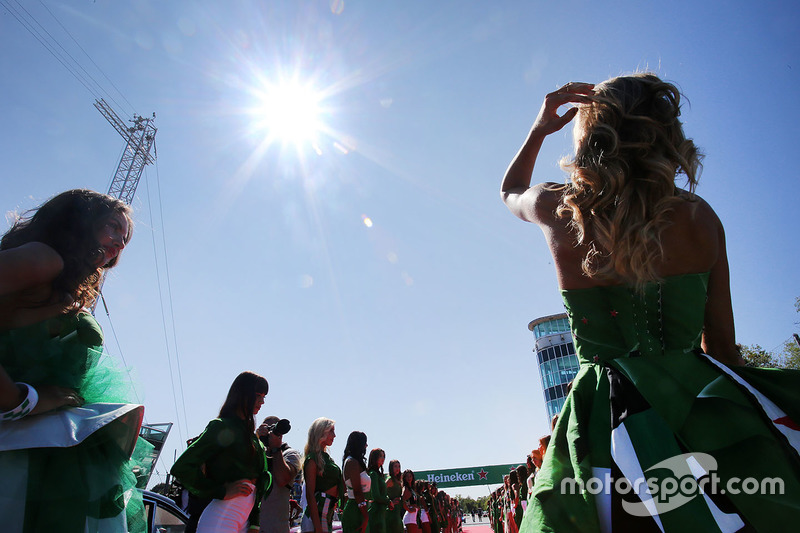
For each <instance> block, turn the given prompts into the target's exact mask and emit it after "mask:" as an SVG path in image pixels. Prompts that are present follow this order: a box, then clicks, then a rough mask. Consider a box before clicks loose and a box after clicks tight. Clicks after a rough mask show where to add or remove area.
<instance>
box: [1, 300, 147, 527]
mask: <svg viewBox="0 0 800 533" xmlns="http://www.w3.org/2000/svg"><path fill="white" fill-rule="evenodd" d="M102 343H103V335H102V331H101V330H100V327H99V326H98V324H97V322H95V320H94V319H93V318H92V317H91V316H90V315H89V314H87V313H83V312H80V313H71V314H66V315H60V316H57V317H55V318H51V319H47V320H44V321H42V322H39V323H36V324H32V325H29V326H25V327H21V328H17V329H12V330H6V331H2V332H0V364H1V365H2V366H3V368H5V370H6V372H8V374H9V375H10V376H11V378H12V379H13V380H14V381H18V382H24V383H28V384H30V385H32V386H33V387H34V388H37V387H40V386H43V385H57V386H61V387H67V388H71V389H75V390H76V391H78V394H80V396H81V397H83V398H84V400H85V403H84V405H83V406H81V407H74V408H63V409H58V410H55V411H50V412H48V413H44V414H40V415H33V416H31V415H29V416H27V417H25V418H23V419H21V420H8V421H2V422H0V480H2V481H0V517H2V519H0V523H2V526H0V529H2V531H4V532H6V531H8V532H14V533H18V532H22V533H27V532H38V531H85V530H88V531H93V532H100V531H110V532H117V531H125V530H126V528H127V529H128V530H132V531H137V530H138V531H144V529H145V526H146V523H145V522H144V520H145V515H144V507H143V505H142V501H141V495H140V493H138V492H137V491H136V490H134V488H135V487H136V484H137V472H138V475H139V476H140V477H141V476H144V478H146V477H149V476H148V473H147V472H144V471H143V470H142V463H139V462H138V461H136V460H132V459H131V456H132V454H134V455H135V456H136V457H137V458H139V459H141V458H143V456H144V455H146V454H147V453H149V452H150V450H152V446H150V445H149V444H148V443H147V442H146V441H144V440H143V439H138V440H137V436H138V433H139V427H140V426H141V423H142V417H143V415H144V408H143V407H142V406H140V405H134V404H130V403H127V402H129V400H130V398H132V397H134V394H133V391H132V390H131V387H130V383H129V379H128V377H127V375H126V373H125V372H124V371H122V370H120V369H118V368H117V367H116V365H115V363H114V362H113V361H112V360H111V358H110V357H109V356H108V355H107V354H104V353H103V351H102ZM144 478H143V479H144Z"/></svg>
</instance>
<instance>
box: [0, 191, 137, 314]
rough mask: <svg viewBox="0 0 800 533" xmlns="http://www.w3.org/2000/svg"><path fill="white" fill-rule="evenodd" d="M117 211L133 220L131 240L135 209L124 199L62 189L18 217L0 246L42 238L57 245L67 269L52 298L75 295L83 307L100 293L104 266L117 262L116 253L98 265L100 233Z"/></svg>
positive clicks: (76, 303)
mask: <svg viewBox="0 0 800 533" xmlns="http://www.w3.org/2000/svg"><path fill="white" fill-rule="evenodd" d="M117 213H118V214H120V215H122V216H124V217H125V218H126V219H127V221H128V234H127V235H126V236H125V243H126V244H127V243H128V241H130V238H131V234H132V232H133V221H132V220H131V208H130V207H128V206H127V205H126V204H125V203H124V202H122V201H121V200H118V199H116V198H112V197H111V196H107V195H105V194H100V193H99V192H95V191H90V190H88V189H73V190H70V191H66V192H62V193H61V194H59V195H57V196H54V197H53V198H51V199H50V200H48V201H47V202H45V203H44V204H42V205H41V206H39V208H38V209H35V210H31V211H28V212H26V213H25V214H23V215H22V216H19V217H17V220H16V221H15V222H14V225H13V226H11V229H9V230H8V231H7V232H6V234H5V235H3V238H2V240H1V241H0V250H9V249H11V248H16V247H18V246H22V245H23V244H27V243H29V242H41V243H44V244H46V245H48V246H49V247H51V248H52V249H54V250H55V251H56V252H58V255H60V256H61V259H63V261H64V269H63V270H62V271H61V273H60V274H59V275H58V276H57V277H56V279H54V280H53V283H52V288H53V293H54V294H53V295H51V298H56V299H60V300H64V301H69V300H70V299H71V300H72V304H71V305H70V308H71V309H80V308H81V307H86V306H89V305H90V304H91V303H92V302H94V300H95V298H97V294H98V291H99V282H100V276H101V274H102V270H103V269H104V268H111V267H113V266H114V265H116V264H117V259H118V257H114V258H113V259H111V260H110V261H109V262H108V263H106V264H105V265H102V267H98V266H97V260H98V259H99V258H101V257H102V254H103V250H102V248H101V247H100V244H99V243H98V242H97V237H96V234H97V231H98V230H100V229H101V228H102V227H103V224H105V223H106V222H107V221H108V219H109V218H110V217H111V216H113V215H114V214H117ZM46 303H47V302H40V303H38V305H45V304H46Z"/></svg>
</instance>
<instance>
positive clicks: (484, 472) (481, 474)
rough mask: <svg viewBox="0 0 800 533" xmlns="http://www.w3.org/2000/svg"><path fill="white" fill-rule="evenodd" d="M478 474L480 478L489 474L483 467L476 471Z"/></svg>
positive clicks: (484, 477)
mask: <svg viewBox="0 0 800 533" xmlns="http://www.w3.org/2000/svg"><path fill="white" fill-rule="evenodd" d="M478 475H479V476H480V477H481V479H486V476H488V475H489V472H487V471H486V470H484V469H483V468H481V471H480V472H478Z"/></svg>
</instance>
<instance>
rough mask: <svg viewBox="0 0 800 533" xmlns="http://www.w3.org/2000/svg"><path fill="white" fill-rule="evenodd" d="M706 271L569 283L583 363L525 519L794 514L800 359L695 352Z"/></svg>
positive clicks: (683, 523)
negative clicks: (758, 363)
mask: <svg viewBox="0 0 800 533" xmlns="http://www.w3.org/2000/svg"><path fill="white" fill-rule="evenodd" d="M708 278H709V276H708V274H707V273H702V274H687V275H681V276H675V277H670V278H667V279H666V280H664V281H663V282H661V283H651V284H649V285H647V286H646V288H645V290H644V291H643V292H637V291H635V290H633V289H632V288H629V287H626V286H609V287H594V288H588V289H579V290H564V291H562V297H563V299H564V303H565V306H566V309H567V313H568V315H569V319H570V323H571V326H572V333H573V338H574V341H575V348H576V352H577V354H578V356H579V359H580V363H581V368H580V371H579V372H578V375H577V376H576V377H575V379H574V381H573V384H572V388H571V391H570V393H569V395H568V397H567V399H566V402H565V404H564V407H563V409H562V411H561V415H560V417H559V419H558V423H557V425H556V427H555V430H554V432H553V436H552V439H551V441H550V446H549V447H548V450H547V453H546V454H545V458H544V463H543V465H542V468H541V470H540V472H539V474H538V475H537V476H536V482H535V485H534V488H533V491H532V497H531V498H530V500H529V505H528V507H527V510H526V511H525V515H524V517H523V520H522V526H521V528H520V531H521V532H522V533H533V532H539V531H557V532H559V533H564V532H570V531H574V532H582V533H583V532H600V531H603V532H606V531H643V532H646V531H653V532H656V531H661V532H670V531H678V532H685V531H692V532H693V531H702V532H725V533H727V532H733V531H775V532H783V531H790V530H793V529H795V528H796V527H797V524H798V523H800V455H799V453H800V426H799V425H798V422H800V372H798V371H792V370H776V369H762V368H744V367H727V366H725V365H723V364H720V363H719V362H717V361H716V360H715V359H713V358H711V357H709V356H707V355H705V354H703V353H701V352H700V340H701V337H702V331H703V324H704V312H705V305H706V288H707V285H708Z"/></svg>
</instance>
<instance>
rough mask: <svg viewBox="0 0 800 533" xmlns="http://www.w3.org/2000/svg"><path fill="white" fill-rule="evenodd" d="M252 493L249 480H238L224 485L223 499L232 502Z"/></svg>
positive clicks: (251, 485)
mask: <svg viewBox="0 0 800 533" xmlns="http://www.w3.org/2000/svg"><path fill="white" fill-rule="evenodd" d="M252 492H253V484H252V482H251V481H250V480H249V479H239V480H237V481H231V482H230V483H225V499H226V500H232V499H234V498H238V497H239V496H249V495H250V493H252Z"/></svg>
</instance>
